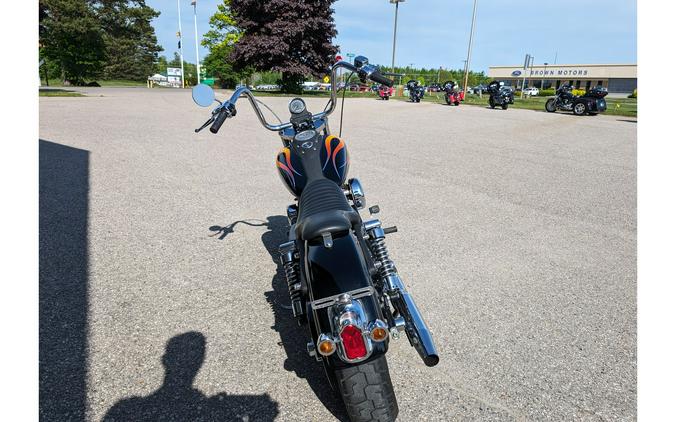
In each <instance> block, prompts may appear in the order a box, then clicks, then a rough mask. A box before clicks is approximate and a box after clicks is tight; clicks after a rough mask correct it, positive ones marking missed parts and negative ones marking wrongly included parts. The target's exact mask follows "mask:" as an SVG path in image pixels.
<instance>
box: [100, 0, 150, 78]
mask: <svg viewBox="0 0 675 422" xmlns="http://www.w3.org/2000/svg"><path fill="white" fill-rule="evenodd" d="M96 12H97V16H98V18H99V22H100V25H101V27H102V29H103V33H104V35H103V39H104V41H105V47H106V53H107V54H106V55H107V60H106V62H105V66H104V68H103V77H104V78H105V79H130V80H145V79H146V78H147V77H148V76H150V75H152V74H153V72H154V70H155V63H156V62H157V60H158V53H159V52H160V51H162V48H161V47H160V46H159V45H158V44H157V37H156V35H155V29H154V28H153V26H152V24H151V21H152V20H153V19H154V18H156V17H158V16H159V12H157V11H156V10H154V9H153V8H151V7H149V6H147V5H146V4H145V0H97V2H96Z"/></svg>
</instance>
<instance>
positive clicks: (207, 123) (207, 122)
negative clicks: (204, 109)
mask: <svg viewBox="0 0 675 422" xmlns="http://www.w3.org/2000/svg"><path fill="white" fill-rule="evenodd" d="M214 120H215V117H213V116H211V118H210V119H209V120H207V121H206V123H204V124H203V125H202V126H201V127H200V128H198V129H195V133H199V132H200V131H201V130H202V129H204V128H205V127H206V126H208V125H210V124H211V123H213V121H214Z"/></svg>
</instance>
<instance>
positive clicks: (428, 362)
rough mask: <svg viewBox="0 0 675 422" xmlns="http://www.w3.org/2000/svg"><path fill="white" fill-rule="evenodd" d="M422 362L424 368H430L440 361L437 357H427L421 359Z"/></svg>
mask: <svg viewBox="0 0 675 422" xmlns="http://www.w3.org/2000/svg"><path fill="white" fill-rule="evenodd" d="M422 361H424V364H425V365H426V366H428V367H432V366H436V365H438V362H439V361H440V359H439V358H438V355H427V356H425V357H423V358H422Z"/></svg>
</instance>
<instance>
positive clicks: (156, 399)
mask: <svg viewBox="0 0 675 422" xmlns="http://www.w3.org/2000/svg"><path fill="white" fill-rule="evenodd" d="M205 354H206V338H205V337H204V335H203V334H202V333H199V332H195V331H191V332H187V333H184V334H180V335H177V336H175V337H172V338H171V339H170V340H169V341H168V342H167V344H166V351H165V353H164V355H163V356H162V364H163V365H164V382H163V383H162V385H161V386H160V387H159V388H158V389H157V390H156V391H155V392H153V393H152V394H150V395H149V396H146V397H130V398H126V399H123V400H120V401H119V402H117V403H116V404H115V405H114V406H113V407H112V408H111V409H110V410H109V411H108V413H107V414H106V415H105V417H104V418H103V421H104V422H119V421H177V422H178V421H227V422H230V421H232V422H234V421H271V420H274V418H276V417H277V415H278V414H279V405H278V403H277V402H275V401H274V400H272V399H271V398H270V396H269V395H268V394H261V395H228V394H226V393H220V394H216V395H215V396H212V397H207V396H206V395H205V394H204V393H202V392H201V391H199V390H198V389H196V388H195V387H194V386H193V384H194V380H195V377H196V376H197V373H198V372H199V369H200V368H201V366H202V364H203V363H204V358H205Z"/></svg>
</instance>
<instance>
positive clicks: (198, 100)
mask: <svg viewBox="0 0 675 422" xmlns="http://www.w3.org/2000/svg"><path fill="white" fill-rule="evenodd" d="M215 100H216V93H215V92H213V89H212V88H211V87H210V86H208V85H206V84H199V85H197V86H195V87H194V88H192V101H194V102H195V104H197V105H198V106H200V107H208V106H210V105H211V104H213V102H214V101H215Z"/></svg>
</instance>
